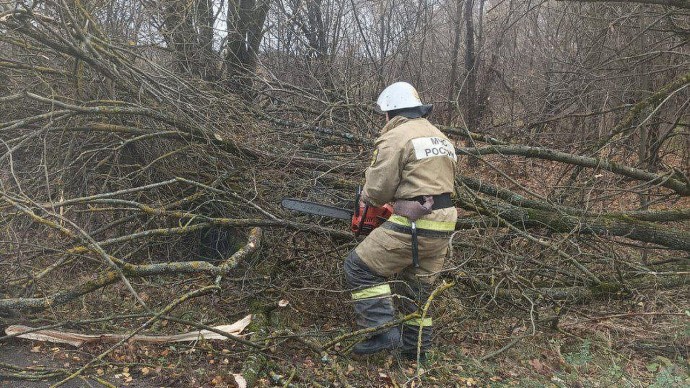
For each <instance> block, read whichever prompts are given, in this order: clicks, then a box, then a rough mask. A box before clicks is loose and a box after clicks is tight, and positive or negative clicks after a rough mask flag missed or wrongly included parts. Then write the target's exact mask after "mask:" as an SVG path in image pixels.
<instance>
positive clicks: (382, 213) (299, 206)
mask: <svg viewBox="0 0 690 388" xmlns="http://www.w3.org/2000/svg"><path fill="white" fill-rule="evenodd" d="M361 197H362V190H361V188H359V189H357V195H356V196H355V205H354V209H352V210H350V209H343V208H339V207H336V206H331V205H325V204H320V203H316V202H310V201H305V200H301V199H296V198H283V200H282V202H281V205H282V206H283V207H284V208H286V209H289V210H295V211H298V212H301V213H306V214H313V215H317V216H324V217H331V218H338V219H341V220H350V230H351V231H352V233H354V234H355V237H359V236H366V235H368V234H369V233H371V231H372V230H374V229H376V228H377V227H379V226H381V224H383V223H384V222H385V221H386V220H387V219H388V217H390V216H391V215H392V214H393V207H392V206H391V205H389V204H385V205H383V206H381V207H376V206H372V205H369V204H367V203H364V202H361V201H360V199H361Z"/></svg>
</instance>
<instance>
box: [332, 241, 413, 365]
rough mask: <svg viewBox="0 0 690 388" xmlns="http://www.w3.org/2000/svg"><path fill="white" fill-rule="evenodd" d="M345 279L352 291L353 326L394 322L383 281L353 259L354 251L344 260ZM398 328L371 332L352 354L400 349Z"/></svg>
mask: <svg viewBox="0 0 690 388" xmlns="http://www.w3.org/2000/svg"><path fill="white" fill-rule="evenodd" d="M344 270H345V278H346V280H347V283H348V285H349V286H350V287H352V288H354V290H353V291H352V301H353V305H354V308H355V315H356V317H357V318H356V322H357V326H359V327H360V328H372V327H378V326H382V325H385V324H386V323H389V322H391V321H393V320H395V307H394V306H393V300H392V297H391V289H390V285H389V284H388V283H386V281H385V278H383V277H381V276H379V275H377V274H375V273H373V272H372V271H371V270H370V269H369V267H367V265H366V264H365V263H364V262H363V261H362V260H361V259H360V258H359V257H358V256H357V254H356V253H355V251H354V250H353V251H352V252H350V255H349V256H348V257H347V259H346V260H345V265H344ZM400 344H401V340H400V328H398V327H397V326H394V327H391V328H389V329H383V330H380V331H377V332H375V333H374V334H373V335H371V336H370V337H369V338H367V339H366V340H364V341H362V342H360V343H358V344H356V345H355V346H354V348H353V349H352V352H353V353H354V354H360V355H361V354H372V353H376V352H380V351H382V350H392V349H397V348H399V347H400Z"/></svg>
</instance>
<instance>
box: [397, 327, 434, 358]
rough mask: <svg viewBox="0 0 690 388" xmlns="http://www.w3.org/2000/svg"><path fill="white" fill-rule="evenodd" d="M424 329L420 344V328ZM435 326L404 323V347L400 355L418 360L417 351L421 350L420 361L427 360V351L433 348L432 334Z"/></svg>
mask: <svg viewBox="0 0 690 388" xmlns="http://www.w3.org/2000/svg"><path fill="white" fill-rule="evenodd" d="M420 328H421V330H422V343H421V346H418V345H419V342H418V339H419V330H420ZM432 333H433V328H432V327H431V326H421V327H420V326H418V325H409V324H403V325H402V348H401V349H400V355H401V356H402V358H404V359H406V360H409V361H417V352H419V362H420V363H424V362H426V353H427V351H429V349H430V348H431V335H432Z"/></svg>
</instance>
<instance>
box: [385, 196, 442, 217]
mask: <svg viewBox="0 0 690 388" xmlns="http://www.w3.org/2000/svg"><path fill="white" fill-rule="evenodd" d="M433 206H434V197H432V196H431V195H425V196H424V204H423V205H422V204H421V203H419V202H418V201H407V200H403V199H399V200H397V201H395V203H394V204H393V213H395V214H397V215H400V216H403V217H407V219H408V220H410V221H412V222H414V221H417V219H419V218H420V217H422V216H425V215H427V214H430V213H431V209H432V207H433Z"/></svg>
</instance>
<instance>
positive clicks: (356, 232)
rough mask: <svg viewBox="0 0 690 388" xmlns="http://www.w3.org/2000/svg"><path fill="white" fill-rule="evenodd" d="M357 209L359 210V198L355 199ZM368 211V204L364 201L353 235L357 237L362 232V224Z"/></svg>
mask: <svg viewBox="0 0 690 388" xmlns="http://www.w3.org/2000/svg"><path fill="white" fill-rule="evenodd" d="M358 196H359V195H358ZM357 209H358V210H359V198H358V200H357ZM368 211H369V204H368V203H366V202H365V203H364V209H362V216H361V217H360V218H359V223H358V224H357V230H356V231H355V237H359V234H360V233H362V226H364V220H365V219H366V217H367V212H368Z"/></svg>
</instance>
